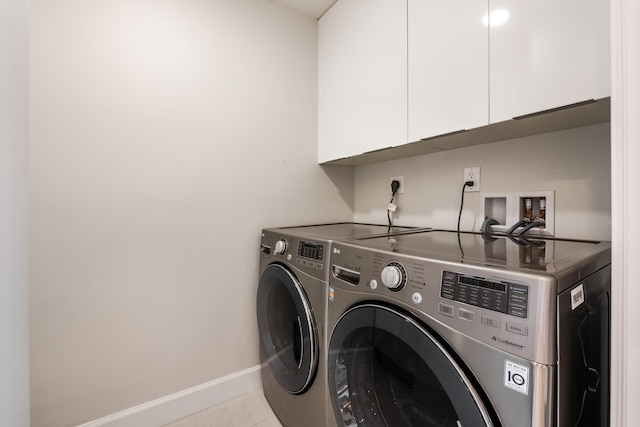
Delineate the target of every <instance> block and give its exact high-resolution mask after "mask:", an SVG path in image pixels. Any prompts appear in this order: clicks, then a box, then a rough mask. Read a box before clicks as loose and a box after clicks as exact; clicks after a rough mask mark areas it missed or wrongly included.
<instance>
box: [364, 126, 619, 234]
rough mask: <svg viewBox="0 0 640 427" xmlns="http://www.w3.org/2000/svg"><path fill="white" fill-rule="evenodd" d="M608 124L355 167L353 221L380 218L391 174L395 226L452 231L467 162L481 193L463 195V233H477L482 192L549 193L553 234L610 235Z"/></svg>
mask: <svg viewBox="0 0 640 427" xmlns="http://www.w3.org/2000/svg"><path fill="white" fill-rule="evenodd" d="M609 133H610V126H609V124H608V123H604V124H597V125H591V126H585V127H581V128H575V129H570V130H564V131H559V132H552V133H547V134H541V135H534V136H530V137H526V138H518V139H513V140H508V141H500V142H494V143H491V144H485V145H481V146H476V147H469V148H464V149H459V150H453V151H446V152H440V153H436V154H430V155H424V156H418V157H412V158H407V159H400V160H393V161H388V162H382V163H376V164H370V165H363V166H358V167H356V168H355V172H354V177H355V219H356V221H375V222H381V221H382V222H384V221H386V208H387V204H388V203H389V200H390V194H389V178H390V177H392V176H404V180H405V193H404V194H399V195H398V196H397V197H396V200H395V203H396V204H397V205H398V210H397V211H396V214H395V216H394V218H395V219H394V224H398V225H418V226H429V227H434V228H445V229H455V228H456V226H457V220H458V212H459V209H460V196H461V189H462V184H463V182H464V181H463V170H464V168H465V167H472V166H480V167H481V173H480V185H481V188H480V192H477V193H469V192H468V193H466V195H465V201H464V211H463V214H462V219H461V226H460V228H461V230H464V231H478V230H479V229H480V227H481V225H482V221H483V219H484V217H483V214H482V212H483V211H482V209H481V207H482V196H481V194H482V193H513V192H521V191H547V190H554V191H555V235H556V236H558V237H566V238H583V239H605V240H610V239H611V166H610V158H611V157H610V156H611V154H610V135H609Z"/></svg>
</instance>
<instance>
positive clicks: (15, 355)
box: [0, 0, 29, 427]
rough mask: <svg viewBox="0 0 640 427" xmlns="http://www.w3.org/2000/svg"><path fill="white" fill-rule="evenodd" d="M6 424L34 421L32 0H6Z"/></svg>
mask: <svg viewBox="0 0 640 427" xmlns="http://www.w3.org/2000/svg"><path fill="white" fill-rule="evenodd" d="M0 52H2V56H1V57H0V425H2V426H15V427H27V426H29V281H28V251H27V242H28V234H27V233H28V231H27V230H28V229H27V143H28V131H29V124H28V112H29V111H28V104H27V101H28V96H29V84H28V75H29V69H28V66H29V61H28V60H29V2H28V1H25V0H8V1H3V2H2V3H1V4H0Z"/></svg>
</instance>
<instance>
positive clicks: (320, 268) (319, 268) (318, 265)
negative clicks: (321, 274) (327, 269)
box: [316, 262, 322, 270]
mask: <svg viewBox="0 0 640 427" xmlns="http://www.w3.org/2000/svg"><path fill="white" fill-rule="evenodd" d="M316 270H322V263H321V262H316Z"/></svg>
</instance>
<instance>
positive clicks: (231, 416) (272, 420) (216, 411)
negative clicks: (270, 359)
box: [165, 390, 282, 427]
mask: <svg viewBox="0 0 640 427" xmlns="http://www.w3.org/2000/svg"><path fill="white" fill-rule="evenodd" d="M254 426H255V427H282V424H280V422H279V421H278V418H276V416H275V414H274V413H273V411H272V410H271V407H270V406H269V404H268V403H267V401H266V399H265V398H264V395H263V394H262V390H257V391H254V392H251V393H247V394H245V395H242V396H240V397H237V398H235V399H232V400H229V401H227V402H224V403H221V404H220V405H217V406H214V407H212V408H209V409H206V410H204V411H202V412H198V413H197V414H193V415H191V416H189V417H187V418H183V419H181V420H178V421H175V422H173V423H171V424H167V425H166V426H165V427H254Z"/></svg>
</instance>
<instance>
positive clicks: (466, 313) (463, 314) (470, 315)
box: [458, 308, 476, 322]
mask: <svg viewBox="0 0 640 427" xmlns="http://www.w3.org/2000/svg"><path fill="white" fill-rule="evenodd" d="M458 317H459V318H461V319H464V320H468V321H469V322H475V321H476V313H474V312H473V311H470V310H465V309H464V308H459V309H458Z"/></svg>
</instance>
